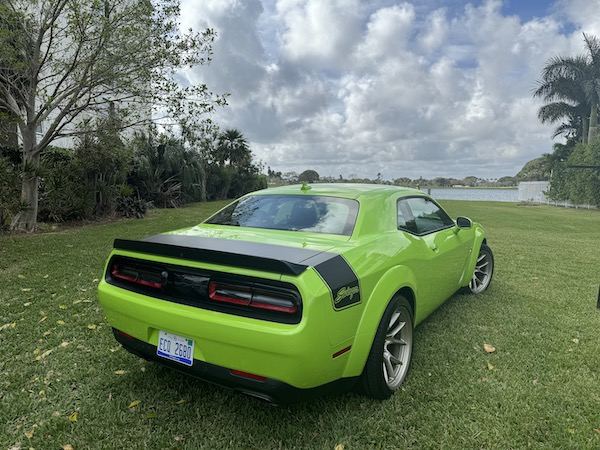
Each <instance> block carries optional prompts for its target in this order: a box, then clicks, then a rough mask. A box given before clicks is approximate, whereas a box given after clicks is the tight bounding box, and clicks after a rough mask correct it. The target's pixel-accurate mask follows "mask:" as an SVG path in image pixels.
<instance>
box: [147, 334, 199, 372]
mask: <svg viewBox="0 0 600 450" xmlns="http://www.w3.org/2000/svg"><path fill="white" fill-rule="evenodd" d="M156 354H157V355H158V356H160V357H161V358H166V359H170V360H172V361H177V362H178V363H181V364H185V365H186V366H191V365H192V364H193V363H194V340H193V339H189V338H185V337H182V336H178V335H176V334H173V333H167V332H166V331H163V330H160V331H159V333H158V346H157V347H156Z"/></svg>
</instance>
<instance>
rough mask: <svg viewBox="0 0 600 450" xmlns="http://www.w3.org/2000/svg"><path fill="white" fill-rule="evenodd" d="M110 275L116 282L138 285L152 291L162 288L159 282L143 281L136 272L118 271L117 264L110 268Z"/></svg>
mask: <svg viewBox="0 0 600 450" xmlns="http://www.w3.org/2000/svg"><path fill="white" fill-rule="evenodd" d="M134 274H135V275H134ZM110 275H111V276H112V277H113V278H115V279H117V280H121V281H127V282H129V283H133V284H138V285H140V286H146V287H151V288H154V289H160V288H162V286H163V283H162V282H160V281H151V280H145V279H143V278H141V277H140V274H139V272H136V271H134V270H131V271H130V273H124V272H123V271H121V270H120V268H119V265H118V264H115V265H114V266H112V269H111V271H110Z"/></svg>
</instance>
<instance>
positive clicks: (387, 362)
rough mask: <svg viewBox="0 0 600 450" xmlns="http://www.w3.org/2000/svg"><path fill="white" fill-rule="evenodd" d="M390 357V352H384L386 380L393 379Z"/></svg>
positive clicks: (392, 366)
mask: <svg viewBox="0 0 600 450" xmlns="http://www.w3.org/2000/svg"><path fill="white" fill-rule="evenodd" d="M391 357H392V354H391V353H390V352H385V353H384V354H383V363H384V365H385V367H386V370H387V374H388V380H390V379H392V378H394V365H393V364H392V361H391Z"/></svg>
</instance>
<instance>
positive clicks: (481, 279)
mask: <svg viewBox="0 0 600 450" xmlns="http://www.w3.org/2000/svg"><path fill="white" fill-rule="evenodd" d="M482 258H483V259H482ZM480 261H481V262H480ZM493 276H494V254H493V253H492V249H491V248H489V247H488V246H487V245H486V244H481V248H480V249H479V255H477V262H476V263H475V270H474V272H473V277H472V278H471V280H470V281H469V285H468V286H467V287H466V288H465V291H466V292H467V293H470V294H474V295H478V294H481V293H483V292H485V291H486V290H487V289H488V288H489V287H490V284H491V283H492V277H493Z"/></svg>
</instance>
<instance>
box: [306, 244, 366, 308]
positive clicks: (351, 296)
mask: <svg viewBox="0 0 600 450" xmlns="http://www.w3.org/2000/svg"><path fill="white" fill-rule="evenodd" d="M315 269H316V271H317V272H319V275H321V278H323V280H324V281H325V283H327V285H328V286H329V289H330V290H331V298H332V300H333V308H334V309H344V308H347V307H349V306H352V305H355V304H357V303H360V284H359V281H358V277H357V276H356V274H355V273H354V271H353V270H352V267H350V264H348V262H347V261H346V260H345V259H344V257H343V256H342V255H337V256H335V257H334V258H331V259H328V260H326V261H323V262H321V263H320V264H317V265H316V266H315Z"/></svg>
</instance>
